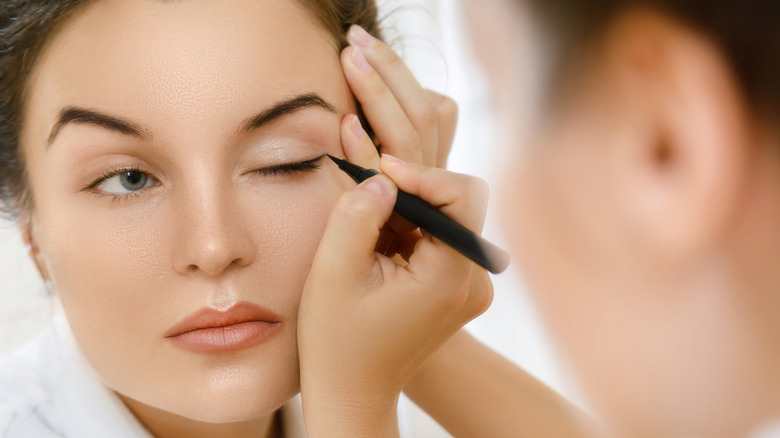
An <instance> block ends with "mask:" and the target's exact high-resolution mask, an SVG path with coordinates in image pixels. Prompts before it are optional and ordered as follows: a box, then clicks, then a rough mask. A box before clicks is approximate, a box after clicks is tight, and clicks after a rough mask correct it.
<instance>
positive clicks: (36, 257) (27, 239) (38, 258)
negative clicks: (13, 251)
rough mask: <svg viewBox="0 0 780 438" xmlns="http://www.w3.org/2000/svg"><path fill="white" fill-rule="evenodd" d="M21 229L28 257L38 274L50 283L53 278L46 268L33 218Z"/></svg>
mask: <svg viewBox="0 0 780 438" xmlns="http://www.w3.org/2000/svg"><path fill="white" fill-rule="evenodd" d="M20 228H21V231H22V240H23V241H24V243H25V245H27V248H28V250H29V252H28V255H29V256H30V259H31V260H32V261H33V263H34V264H35V268H36V269H37V270H38V274H40V276H41V278H42V279H43V280H44V281H50V280H51V277H50V275H49V271H48V269H47V268H46V263H45V261H44V260H43V255H42V254H41V250H40V248H39V247H38V242H37V240H36V238H35V233H34V230H33V220H32V219H31V218H30V219H25V220H24V222H23V223H22V224H21V226H20Z"/></svg>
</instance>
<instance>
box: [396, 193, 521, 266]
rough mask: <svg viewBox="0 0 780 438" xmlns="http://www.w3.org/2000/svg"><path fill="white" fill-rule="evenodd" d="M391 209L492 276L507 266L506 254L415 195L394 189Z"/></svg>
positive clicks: (507, 258)
mask: <svg viewBox="0 0 780 438" xmlns="http://www.w3.org/2000/svg"><path fill="white" fill-rule="evenodd" d="M394 210H395V212H396V213H398V214H399V215H401V216H403V217H404V218H406V219H407V220H408V221H409V222H412V223H413V224H415V225H417V226H419V227H420V228H422V229H423V230H425V232H427V233H428V234H430V235H432V236H433V237H435V238H437V239H439V240H441V241H442V242H444V243H445V244H447V245H449V246H450V247H452V248H453V249H455V250H456V251H458V252H459V253H461V254H463V255H464V256H466V257H468V258H469V259H470V260H472V261H473V262H474V263H476V264H478V265H479V266H482V267H483V268H485V269H487V270H488V271H490V272H492V273H494V274H498V273H500V272H503V271H504V270H505V269H506V268H507V266H508V265H509V257H508V255H507V253H506V252H504V251H503V250H502V249H500V248H498V247H497V246H495V245H493V244H492V243H490V242H488V241H487V240H485V239H483V238H482V237H480V236H479V235H477V234H475V233H474V232H473V231H471V230H469V229H468V228H466V227H464V226H463V225H461V224H459V223H457V222H455V221H454V220H452V219H450V218H449V217H447V216H446V215H445V214H444V213H442V212H441V211H439V210H438V209H436V207H434V206H432V205H431V204H429V203H427V202H425V201H424V200H422V199H420V198H419V197H417V196H414V195H411V194H409V193H406V192H404V191H403V190H398V197H397V198H396V201H395V208H394Z"/></svg>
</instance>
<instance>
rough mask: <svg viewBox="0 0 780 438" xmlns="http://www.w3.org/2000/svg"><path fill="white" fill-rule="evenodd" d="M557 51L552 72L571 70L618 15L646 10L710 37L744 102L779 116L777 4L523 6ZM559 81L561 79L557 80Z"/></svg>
mask: <svg viewBox="0 0 780 438" xmlns="http://www.w3.org/2000/svg"><path fill="white" fill-rule="evenodd" d="M526 3H527V4H529V5H530V6H531V9H532V11H533V12H535V13H536V15H537V17H538V18H540V19H541V22H542V23H543V28H546V29H547V30H548V32H549V34H550V36H552V38H553V40H554V41H555V44H556V46H557V54H556V58H555V61H554V62H555V64H554V65H553V68H554V70H555V71H556V72H557V73H556V75H558V74H562V75H564V76H565V75H567V73H568V72H571V71H573V70H574V69H576V66H575V65H573V64H576V63H577V59H576V56H575V55H576V54H578V53H581V52H583V51H587V48H588V45H590V44H592V43H593V42H594V41H596V40H597V39H598V37H599V36H600V35H601V32H602V31H603V30H604V29H605V28H606V27H607V25H608V24H609V22H610V20H611V19H612V18H614V17H615V16H616V15H617V14H618V13H620V12H622V11H624V10H626V9H627V8H631V7H650V8H654V9H656V10H659V11H660V12H662V13H667V14H668V15H669V16H671V17H674V18H677V19H679V20H681V21H682V22H684V23H686V24H688V25H690V26H692V27H693V28H694V29H696V30H698V31H699V32H701V33H702V34H703V35H705V36H707V37H709V38H710V39H711V40H712V41H713V42H714V43H715V44H716V45H717V46H718V47H720V49H721V50H722V52H723V54H724V55H725V56H726V58H727V59H728V61H729V62H730V64H731V68H732V69H733V72H734V74H735V75H736V77H737V78H738V80H739V82H740V84H741V86H742V89H743V91H744V93H745V96H746V98H747V99H748V100H749V102H750V103H751V104H752V105H753V106H754V108H755V109H756V110H758V111H760V112H768V113H769V114H770V115H771V114H775V113H778V112H780V26H778V22H777V20H778V18H779V17H780V2H776V1H772V0H743V1H734V0H589V1H582V0H526ZM556 79H558V81H560V80H562V78H560V77H557V78H556Z"/></svg>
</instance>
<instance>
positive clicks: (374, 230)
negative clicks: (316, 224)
mask: <svg viewBox="0 0 780 438" xmlns="http://www.w3.org/2000/svg"><path fill="white" fill-rule="evenodd" d="M397 190H398V189H397V188H396V186H395V184H393V182H392V181H390V179H389V178H387V177H386V176H384V175H376V176H373V177H371V178H369V179H368V180H366V181H364V182H363V183H362V184H361V185H359V186H358V187H357V188H355V189H353V190H349V191H347V192H344V193H343V194H342V195H341V197H339V199H338V200H337V201H336V204H335V205H334V206H333V210H332V211H331V214H330V218H329V219H328V224H327V226H326V227H325V232H324V234H323V236H322V240H321V241H320V246H319V248H318V249H317V254H316V255H315V257H314V262H313V265H312V271H313V272H320V273H322V274H324V275H336V276H337V278H338V279H339V280H340V281H341V282H343V281H344V280H345V279H347V278H356V279H361V278H365V277H366V276H367V275H368V274H369V273H370V272H371V271H372V270H373V267H374V264H375V262H376V254H375V252H374V249H375V248H376V244H377V241H378V240H379V234H380V230H381V229H382V227H383V226H384V224H385V223H386V222H387V220H388V219H389V218H390V215H391V214H392V213H393V205H394V204H395V197H396V193H397Z"/></svg>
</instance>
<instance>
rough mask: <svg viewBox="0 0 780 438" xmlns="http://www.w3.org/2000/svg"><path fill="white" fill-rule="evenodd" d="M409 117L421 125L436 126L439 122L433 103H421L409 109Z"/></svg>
mask: <svg viewBox="0 0 780 438" xmlns="http://www.w3.org/2000/svg"><path fill="white" fill-rule="evenodd" d="M409 115H410V117H411V118H412V119H413V120H414V121H415V122H416V123H417V124H421V125H423V126H436V125H438V124H439V114H438V113H437V111H436V108H435V107H434V106H433V104H425V105H421V106H419V107H417V108H414V109H412V110H411V111H410V114H409Z"/></svg>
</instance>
